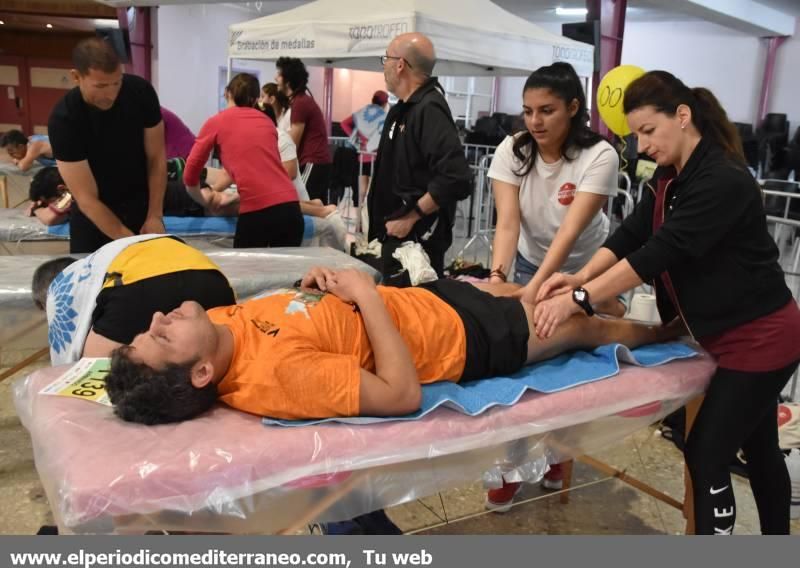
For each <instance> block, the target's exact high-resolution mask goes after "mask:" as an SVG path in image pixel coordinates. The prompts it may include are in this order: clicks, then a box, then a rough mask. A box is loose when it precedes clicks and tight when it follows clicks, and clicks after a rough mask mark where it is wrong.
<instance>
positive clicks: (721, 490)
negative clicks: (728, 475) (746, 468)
mask: <svg viewBox="0 0 800 568" xmlns="http://www.w3.org/2000/svg"><path fill="white" fill-rule="evenodd" d="M728 487H730V485H726V486H725V487H723V488H722V489H714V486H713V485H712V486H711V488H710V489H709V490H708V492H709V493H711V494H712V495H716V494H717V493H722V492H723V491H725V490H726V489H727V488H728Z"/></svg>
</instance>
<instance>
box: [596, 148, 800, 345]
mask: <svg viewBox="0 0 800 568" xmlns="http://www.w3.org/2000/svg"><path fill="white" fill-rule="evenodd" d="M673 176H675V169H674V168H658V169H657V170H656V172H655V174H654V175H653V179H652V180H651V181H650V182H649V184H648V189H649V191H645V194H644V195H643V197H642V200H641V202H640V203H639V205H637V207H636V209H635V210H634V211H633V213H632V214H631V215H630V216H628V217H627V218H626V219H625V221H624V222H623V223H622V225H621V226H620V228H619V229H618V230H617V231H615V232H614V234H613V235H611V236H610V237H609V238H608V240H607V241H606V242H605V244H604V245H603V246H604V247H606V248H608V249H610V250H611V251H612V252H613V253H614V254H615V255H616V256H617V258H619V259H623V258H626V259H627V260H628V262H629V263H630V264H631V267H632V268H633V270H634V271H636V273H637V274H638V275H639V277H640V278H641V279H642V280H643V281H644V282H650V283H654V284H655V288H656V296H657V303H658V311H659V313H660V314H661V318H662V320H663V321H670V320H671V319H673V318H674V317H675V316H677V315H682V316H683V319H684V320H685V322H686V324H687V325H688V327H689V329H690V331H691V332H692V335H694V336H695V337H697V338H700V337H704V336H708V335H714V334H717V333H721V332H723V331H726V330H728V329H731V328H733V327H736V326H738V325H741V324H743V323H747V322H749V321H752V320H754V319H757V318H759V317H761V316H765V315H768V314H770V313H772V312H774V311H775V310H777V309H779V308H781V307H783V306H785V305H786V303H787V302H788V301H789V300H790V299H791V298H792V295H791V292H790V291H789V288H788V287H787V286H786V283H785V280H784V275H783V270H782V269H781V267H780V265H779V264H778V248H777V246H776V245H775V242H774V241H773V239H772V237H771V236H770V234H769V232H768V231H767V220H766V216H765V214H764V207H763V201H762V195H761V191H760V189H759V187H758V184H757V183H756V181H755V180H754V179H753V176H752V175H751V174H750V172H749V171H748V170H747V168H746V167H745V166H744V165H743V164H741V163H739V162H738V161H736V160H734V159H732V158H731V157H729V156H728V155H727V154H726V153H725V152H724V150H723V149H722V148H721V147H719V146H717V145H715V144H714V143H712V142H711V141H709V140H706V139H705V138H704V139H702V140H701V141H700V143H699V144H698V145H697V147H696V148H695V150H694V152H693V153H692V155H691V156H690V157H689V160H688V161H687V163H686V165H685V167H684V168H683V170H682V171H681V172H680V174H679V175H677V177H674V179H673V181H672V183H671V184H670V185H669V187H668V188H667V191H666V194H665V207H664V222H663V225H662V226H661V228H660V229H659V230H658V231H657V232H656V233H655V234H654V233H653V210H654V208H655V205H656V189H655V188H657V187H658V181H659V179H661V178H663V177H668V178H669V177H673ZM664 271H666V272H667V273H668V274H669V277H670V279H671V281H672V285H673V287H674V289H675V294H676V296H677V300H678V306H673V304H672V302H671V301H670V299H669V297H668V295H667V291H666V288H665V287H664V286H663V283H662V282H661V278H659V276H660V275H661V273H662V272H664Z"/></svg>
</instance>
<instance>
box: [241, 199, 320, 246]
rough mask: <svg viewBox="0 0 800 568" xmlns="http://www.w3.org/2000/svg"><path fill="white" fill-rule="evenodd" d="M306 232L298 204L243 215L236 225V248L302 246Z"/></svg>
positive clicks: (273, 207) (294, 202)
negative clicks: (304, 231)
mask: <svg viewBox="0 0 800 568" xmlns="http://www.w3.org/2000/svg"><path fill="white" fill-rule="evenodd" d="M304 229H305V223H304V221H303V214H302V213H301V212H300V203H298V202H297V201H289V202H288V203H280V204H278V205H273V206H272V207H267V208H266V209H259V210H258V211H251V212H249V213H242V214H240V215H239V220H238V221H237V222H236V234H235V235H234V237H233V248H254V247H299V246H300V245H301V244H303V230H304Z"/></svg>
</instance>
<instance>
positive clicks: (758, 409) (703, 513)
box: [684, 362, 797, 534]
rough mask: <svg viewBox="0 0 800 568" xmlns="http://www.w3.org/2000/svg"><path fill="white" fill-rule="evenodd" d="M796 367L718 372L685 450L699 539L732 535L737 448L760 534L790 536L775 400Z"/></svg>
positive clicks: (788, 492)
mask: <svg viewBox="0 0 800 568" xmlns="http://www.w3.org/2000/svg"><path fill="white" fill-rule="evenodd" d="M796 368H797V362H795V363H792V364H791V365H789V366H788V367H784V368H783V369H778V370H775V371H767V372H763V373H749V372H744V371H733V370H731V369H723V368H719V369H717V372H716V373H715V374H714V377H713V378H712V379H711V384H710V385H709V388H708V392H707V393H706V397H705V400H704V401H703V404H702V406H701V407H700V412H699V413H698V415H697V420H696V421H695V423H694V425H693V426H692V430H691V432H690V433H689V438H688V439H687V441H686V449H685V450H684V453H685V457H686V465H687V466H688V467H689V474H690V475H691V478H692V488H693V493H694V515H695V523H696V531H697V534H730V533H731V532H732V531H733V525H734V523H735V521H736V500H735V498H734V495H733V487H732V486H731V476H730V472H729V470H728V466H729V465H730V463H731V461H732V460H733V458H734V457H735V456H736V452H738V451H739V449H740V448H741V449H742V450H743V451H744V457H745V460H747V473H748V475H749V477H750V487H751V488H752V489H753V496H754V497H755V501H756V506H757V507H758V517H759V519H760V521H761V532H762V533H763V534H789V500H790V498H791V484H790V480H789V473H788V471H787V470H786V463H785V461H784V456H783V454H782V453H781V451H780V449H779V448H778V415H777V412H778V395H779V394H780V392H781V390H783V387H784V386H786V383H787V382H788V381H789V378H790V377H791V376H792V373H794V370H795V369H796Z"/></svg>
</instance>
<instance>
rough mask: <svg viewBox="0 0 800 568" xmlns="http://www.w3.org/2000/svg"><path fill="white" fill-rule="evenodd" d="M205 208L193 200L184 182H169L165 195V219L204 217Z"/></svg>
mask: <svg viewBox="0 0 800 568" xmlns="http://www.w3.org/2000/svg"><path fill="white" fill-rule="evenodd" d="M205 214H206V213H205V210H204V209H203V206H202V205H200V204H199V203H197V202H196V201H195V200H194V199H192V197H191V195H189V192H187V191H186V186H185V185H184V184H183V181H182V180H176V181H168V182H167V191H166V192H165V193H164V216H165V217H203V216H205Z"/></svg>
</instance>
